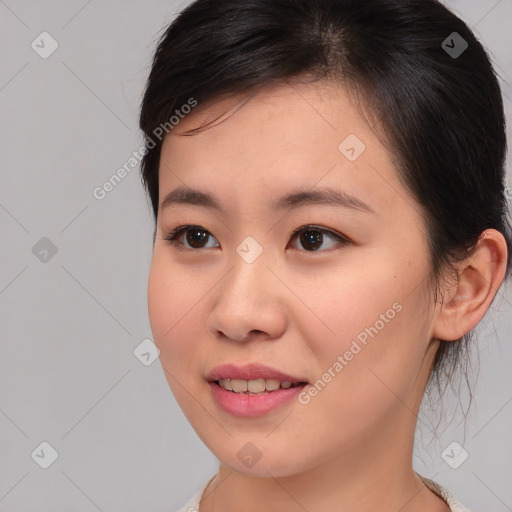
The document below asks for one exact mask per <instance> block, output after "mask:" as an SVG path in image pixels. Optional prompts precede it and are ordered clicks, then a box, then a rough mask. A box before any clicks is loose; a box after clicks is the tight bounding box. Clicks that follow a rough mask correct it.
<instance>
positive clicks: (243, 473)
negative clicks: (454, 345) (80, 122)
mask: <svg viewBox="0 0 512 512" xmlns="http://www.w3.org/2000/svg"><path fill="white" fill-rule="evenodd" d="M242 100H243V97H241V96H236V97H232V98H225V99H223V100H222V101H221V100H218V101H213V102H210V103H206V104H204V105H199V106H198V107H196V109H194V110H193V111H192V113H191V114H189V115H188V116H187V117H186V118H185V119H184V120H182V121H181V122H180V124H179V125H177V126H176V127H175V128H174V130H173V131H172V132H171V134H170V135H168V136H167V137H166V139H165V141H164V144H163V148H162V153H161V162H160V171H159V184H160V202H161V201H162V200H163V199H164V197H165V196H166V195H167V194H168V193H169V192H170V191H172V190H173V189H175V188H176V187H178V186H186V187H190V188H194V189H199V190H201V191H204V192H209V193H211V194H213V195H214V196H215V197H216V198H217V199H218V201H220V202H221V203H222V206H223V208H224V211H223V212H222V213H221V212H212V211H210V210H208V209H207V208H204V207H202V206H200V205H190V204H173V205H170V206H169V207H168V208H166V209H165V210H161V209H160V210H159V214H158V220H157V233H156V239H155V244H154V250H153V259H152V264H151V270H150V275H149V283H148V309H149V318H150V323H151V328H152V331H153V335H154V339H155V343H156V344H157V346H158V348H159V349H160V351H161V353H160V361H161V364H162V367H163V369H164V372H165V376H166V378H167V381H168V383H169V386H170V388H171V390H172V392H173V394H174V396H175V398H176V400H177V402H178V404H179V405H180V407H181V409H182V410H183V412H184V414H185V415H186V417H187V419H188V420H189V422H190V423H191V425H192V427H193V428H194V429H195V431H196V432H197V434H198V435H199V436H200V438H201V439H202V440H203V442H204V443H205V444H206V445H207V446H208V448H209V449H210V450H211V451H212V452H213V453H214V454H215V455H216V457H217V458H218V459H219V462H220V465H219V471H218V474H217V476H216V478H215V479H214V480H213V482H212V483H211V484H210V485H209V487H208V489H207V490H206V492H205V494H204V495H203V499H202V501H201V504H200V509H201V512H203V511H204V512H212V511H215V512H220V511H223V512H230V511H233V512H234V511H239V510H242V507H243V510H245V511H247V512H252V511H260V510H266V511H270V512H272V511H290V512H292V511H302V510H316V511H327V510H350V511H351V512H362V511H373V510H387V511H393V510H396V511H397V512H398V511H400V512H415V511H418V512H419V511H423V512H425V511H426V510H429V511H432V512H434V511H437V512H441V511H443V512H446V511H448V510H449V508H448V506H447V505H446V503H445V502H444V501H443V500H442V499H441V498H439V497H438V496H437V495H435V494H434V493H433V492H431V491H430V490H429V489H428V488H427V487H426V486H425V485H424V484H423V483H422V482H421V480H420V479H419V478H418V477H417V476H416V475H415V473H414V472H413V469H412V450H413V441H414V431H415V426H416V421H417V413H418V409H419V405H420V402H421V398H422V396H423V393H424V390H425V386H426V382H427V379H428V375H429V373H430V371H431V367H432V361H433V356H434V354H435V350H436V348H437V342H431V340H432V339H434V338H435V337H440V338H443V339H447V340H450V339H456V338H457V337H458V336H460V335H462V334H463V333H464V332H467V331H469V330H470V329H471V328H472V327H474V326H475V325H476V324H477V323H478V321H479V320H480V319H481V318H482V317H483V315H484V314H485V311H486V310H487V308H488V307H489V305H490V303H491V301H492V299H493V297H494V295H495V292H496V290H497V288H498V287H499V285H500V284H501V282H502V281H503V278H504V273H505V260H506V245H505V241H504V239H503V237H502V236H501V234H500V233H498V232H496V231H494V230H488V231H486V232H484V233H483V235H482V238H481V241H480V242H479V244H478V246H477V249H476V250H475V253H474V256H473V257H472V258H469V259H468V260H466V261H465V262H464V263H463V264H461V265H460V266H459V275H460V279H459V281H458V282H456V281H454V280H453V279H448V277H447V278H446V279H444V280H443V281H442V290H443V292H444V294H445V295H444V297H445V301H444V303H443V304H440V303H438V304H434V303H433V300H432V295H431V289H430V288H429V277H431V276H430V267H429V258H428V250H427V238H426V228H425V221H424V218H423V215H422V211H421V208H420V206H419V205H418V204H417V203H416V201H415V200H414V199H413V197H412V196H411V195H410V193H409V192H408V191H406V190H405V189H404V188H403V186H402V185H401V183H400V182H399V179H398V175H397V171H396V169H395V167H394V165H393V163H392V160H391V156H390V154H389V152H388V150H387V149H386V148H385V147H384V146H383V145H382V143H381V142H380V140H379V138H378V137H377V135H376V134H375V132H374V131H373V130H372V129H371V128H370V127H369V126H368V125H367V124H366V123H365V122H364V121H363V119H362V118H361V117H360V115H359V113H358V110H357V108H356V107H355V105H354V103H353V100H352V97H351V95H350V94H349V93H348V91H346V90H345V89H342V88H340V87H339V86H338V87H336V86H334V85H329V84H327V83H324V82H318V83H315V84H294V85H291V84H281V85H277V86H272V87H266V88H264V89H261V90H260V91H258V92H257V93H256V94H255V95H253V96H252V97H251V98H250V99H249V101H247V102H246V103H245V104H244V105H243V107H242V108H240V109H239V110H238V111H237V112H236V113H234V115H232V116H226V115H224V116H223V117H222V118H221V120H222V122H220V123H218V124H217V125H216V126H214V127H211V128H209V129H207V130H205V131H202V132H200V133H197V134H195V135H194V136H183V134H184V132H186V131H187V130H191V129H193V128H197V127H198V126H200V125H202V124H204V123H205V122H207V121H211V120H212V119H216V118H218V117H219V116H221V115H223V114H225V113H226V112H228V113H229V112H230V111H231V112H232V109H233V108H235V107H236V106H237V105H239V104H240V102H241V101H242ZM348 134H356V135H357V137H358V138H359V139H360V140H361V141H363V142H364V144H365V146H366V149H365V151H364V152H363V153H362V154H361V155H360V156H359V157H358V158H357V159H356V160H355V161H354V162H351V161H349V160H348V159H347V158H346V157H345V156H344V155H343V154H342V153H341V152H340V151H339V150H338V145H339V144H340V142H342V141H343V140H344V139H345V138H346V137H347V135H348ZM323 186H332V187H335V188H337V189H339V190H343V191H345V192H348V193H350V194H352V195H354V196H355V197H357V198H359V199H360V200H362V201H364V202H365V203H367V204H368V205H369V206H370V207H371V208H372V210H373V212H364V211H360V210H356V209H352V208H346V207H340V206H338V205H333V204H331V205H307V206H302V207H300V208H297V209H294V210H290V211H289V212H288V213H287V212H285V211H283V212H280V213H278V214H276V213H275V212H273V211H272V210H271V209H270V206H269V204H270V203H271V202H272V201H274V200H276V199H277V198H278V197H281V196H282V195H285V194H287V193H289V192H292V191H296V190H297V189H304V190H312V189H315V190H316V189H319V188H321V187H323ZM182 224H194V225H199V226H202V228H203V229H204V230H206V231H207V232H208V233H210V234H211V236H210V237H209V238H207V239H206V241H205V243H204V244H203V245H207V247H206V248H199V249H197V248H196V249H194V248H190V246H188V245H187V240H186V238H185V236H184V233H182V235H181V237H179V240H180V241H181V242H182V243H183V244H184V245H185V247H183V248H180V247H179V246H178V245H176V243H175V244H174V245H172V244H170V243H169V242H168V241H166V240H165V239H164V238H165V236H166V235H167V234H168V233H169V232H170V231H171V230H172V229H174V228H176V227H177V226H179V225H182ZM308 224H315V225H318V226H321V227H323V228H325V229H329V230H331V231H334V232H336V233H339V234H341V235H343V236H345V237H347V238H348V239H349V240H350V241H349V243H345V244H341V243H338V242H337V241H336V240H335V239H333V238H331V237H329V236H328V235H326V234H324V237H323V244H322V245H321V247H320V248H319V249H317V250H316V251H312V250H311V246H308V245H307V243H306V244H305V245H303V244H301V241H300V237H299V236H295V237H293V238H292V232H293V231H294V230H295V229H297V228H299V227H301V226H307V225H308ZM306 231H307V229H306ZM247 236H251V237H253V238H254V239H255V240H256V241H257V242H258V243H259V244H260V245H261V247H262V248H263V252H262V254H261V255H260V256H259V257H258V258H257V259H256V260H255V261H254V262H253V263H250V264H249V263H247V262H246V261H244V259H242V258H241V257H240V256H239V255H238V254H237V252H236V248H237V246H239V244H240V243H241V242H242V241H243V240H244V239H245V238H246V237H247ZM394 303H399V304H400V305H401V307H402V309H401V311H400V312H399V313H397V314H396V315H395V317H394V318H393V319H392V320H390V321H389V322H388V323H386V324H385V327H384V328H382V329H381V330H380V331H379V333H378V334H377V335H376V336H375V337H374V338H370V339H369V341H368V344H367V346H365V347H364V348H363V349H362V350H361V351H360V352H359V353H358V354H357V355H356V356H355V357H354V358H353V359H352V360H351V361H349V362H348V364H347V365H346V366H345V367H344V368H343V370H342V371H341V372H339V373H337V374H336V377H335V378H333V379H332V380H331V382H329V383H328V384H327V385H326V386H325V388H324V389H323V390H322V391H321V392H319V393H318V394H317V396H315V397H314V398H312V399H311V401H310V402H309V403H307V404H301V403H299V401H297V400H293V401H291V402H289V403H287V404H286V405H284V406H282V407H279V408H278V409H276V410H273V411H271V412H270V413H267V414H264V415H262V416H260V417H256V418H240V417H235V416H232V415H230V414H228V413H226V412H224V411H222V410H221V409H220V408H219V407H218V406H217V404H216V403H215V401H214V400H213V398H212V394H211V390H210V388H209V386H208V384H207V382H206V380H205V376H206V374H207V372H208V371H210V370H211V369H212V368H213V367H215V366H217V365H219V364H223V363H228V362H233V363H236V364H244V363H247V362H259V363H262V364H266V365H268V366H271V367H274V368H277V369H279V370H281V371H283V372H285V373H289V374H291V375H295V376H300V377H304V378H305V379H306V380H307V381H308V382H310V383H314V382H315V381H317V379H319V378H321V376H322V374H323V373H324V372H326V371H327V369H328V368H329V367H332V365H333V363H334V362H335V361H336V360H337V357H338V355H340V354H344V353H345V351H346V350H348V348H349V347H350V344H351V343H352V341H353V340H354V339H355V338H356V337H357V335H358V334H359V333H361V332H362V331H364V329H365V328H367V327H369V326H373V325H374V324H375V323H376V321H377V320H379V318H381V317H380V315H381V314H385V313H386V311H387V310H389V309H390V308H391V307H392V305H393V304H394ZM247 442H251V443H252V444H254V445H255V446H256V447H257V449H258V450H259V452H261V459H260V460H259V461H258V462H257V463H256V464H255V465H254V466H252V467H251V468H248V467H246V466H245V465H244V464H243V463H242V462H241V461H240V460H239V458H238V457H237V453H238V451H239V450H240V449H241V448H242V447H243V446H244V445H245V444H246V443H247Z"/></svg>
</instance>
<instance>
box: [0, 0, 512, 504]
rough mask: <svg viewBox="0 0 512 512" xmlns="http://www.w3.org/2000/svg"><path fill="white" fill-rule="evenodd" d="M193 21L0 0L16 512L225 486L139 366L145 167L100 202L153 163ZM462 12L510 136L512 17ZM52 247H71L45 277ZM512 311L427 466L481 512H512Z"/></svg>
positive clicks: (139, 6) (156, 4) (473, 1)
mask: <svg viewBox="0 0 512 512" xmlns="http://www.w3.org/2000/svg"><path fill="white" fill-rule="evenodd" d="M186 4H187V2H181V3H178V2H176V1H162V0H151V1H144V2H143V1H138V2H136V1H134V0H131V1H124V2H121V1H120V0H112V1H100V0H92V1H90V0H89V1H85V0H77V1H67V2H63V1H48V0H45V1H23V0H17V1H15V0H0V42H1V44H0V59H1V60H0V62H1V63H2V64H1V69H0V123H1V134H2V135H1V137H0V150H1V151H0V155H1V164H0V165H1V174H0V176H1V178H0V180H1V181H0V222H1V233H2V234H1V240H2V243H1V244H0V252H1V261H2V264H1V267H0V308H1V318H0V321H1V333H2V337H1V356H2V357H1V358H0V379H1V380H0V435H1V437H0V512H22V511H23V512H32V511H38V512H39V511H42V510H44V511H46V512H50V511H55V512H61V511H76V512H78V511H80V512H82V511H83V512H89V511H91V512H94V511H95V510H100V511H105V512H106V511H125V512H130V511H133V512H134V511H140V510H144V511H148V512H149V511H155V512H156V511H162V512H163V511H166V512H173V511H174V510H176V509H177V508H178V507H179V506H181V505H182V504H183V503H184V502H185V501H186V500H187V499H188V498H189V497H190V496H191V495H192V494H193V493H194V492H195V491H196V490H197V488H198V487H199V486H200V485H201V484H202V483H203V482H204V481H205V480H206V479H207V478H208V477H209V476H210V475H211V474H213V473H214V472H215V470H216V459H215V457H214V456H213V455H212V454H211V453H210V452H209V451H208V450H207V449H206V448H205V447H204V446H203V445H202V443H201V442H200V441H199V439H198V438H197V436H196V435H195V433H194V432H193V430H192V429H191V427H190V426H189V424H188V422H187V421H186V420H185V418H184V416H183V415H182V413H181V411H180V409H179V408H178V406H177V405H176V403H175V401H174V399H173V397H172V395H171V393H170V391H169V388H168V386H167V382H166V380H165V378H164V374H163V371H162V369H161V367H160V365H159V362H158V360H156V361H155V362H154V363H153V364H151V365H150V366H145V365H144V364H142V363H141V361H140V360H139V359H137V358H136V357H135V356H134V354H133V351H134V349H135V348H136V347H137V346H138V345H139V344H140V343H141V342H142V340H143V339H146V338H150V339H151V330H150V326H149V322H148V318H147V305H146V282H147V275H148V269H149V265H150V260H151V238H152V232H153V221H152V217H151V214H150V210H149V206H148V204H149V203H148V202H147V200H146V198H145V196H144V193H143V190H142V187H141V185H140V180H139V176H138V171H139V169H138V167H135V168H133V170H132V171H131V172H130V173H129V174H128V175H127V176H126V177H125V178H124V180H123V181H122V182H121V183H119V184H118V185H117V186H116V187H115V189H114V190H112V191H111V192H110V193H108V194H107V195H106V197H105V198H104V199H102V200H98V199H96V198H95V197H94V196H93V193H92V192H93V190H94V188H95V187H98V186H101V185H102V184H103V183H104V182H105V181H106V180H108V178H109V177H110V176H111V175H112V174H113V173H114V172H115V171H116V170H117V169H118V168H119V167H121V166H122V165H123V164H125V162H127V160H128V159H129V157H130V156H131V155H132V153H133V151H136V150H138V149H139V148H140V146H141V142H142V139H141V136H140V134H139V132H138V129H137V112H138V107H139V102H140V99H141V92H142V88H143V85H144V81H145V79H146V76H147V73H148V71H149V65H150V59H151V55H152V52H153V50H154V48H155V43H156V41H157V38H158V35H159V34H160V31H161V30H162V29H163V28H164V27H165V26H166V25H167V24H168V23H169V22H170V21H171V19H172V18H173V17H174V15H175V13H176V12H178V11H179V10H181V8H182V7H183V6H184V5H186ZM447 4H448V5H449V6H451V7H452V8H453V9H454V10H456V11H457V12H458V13H459V14H460V15H461V16H462V17H463V18H464V19H465V20H466V21H467V22H468V23H469V24H470V25H471V26H472V27H474V29H475V31H476V32H477V35H478V36H479V37H480V38H481V39H482V40H483V42H484V43H485V44H486V45H487V47H488V48H489V49H490V51H491V52H492V54H493V57H494V61H495V64H496V66H497V69H498V71H499V73H500V74H501V77H502V86H503V92H504V97H505V107H506V110H507V116H508V119H509V122H510V120H511V115H512V88H511V86H510V83H511V80H512V56H511V55H512V54H511V51H510V50H511V48H512V36H511V30H510V20H511V19H512V0H501V1H496V0H460V1H450V2H447ZM43 31H46V32H49V33H50V34H51V36H52V37H53V38H54V39H55V40H56V41H57V42H58V45H59V46H58V48H57V50H56V51H55V52H54V53H53V54H52V55H51V56H50V57H48V58H46V59H43V58H41V57H40V56H39V55H38V54H37V53H36V52H35V51H34V50H33V49H32V47H31V43H32V41H33V40H35V39H36V38H37V36H39V34H40V33H41V32H43ZM37 41H38V39H36V42H37ZM39 41H40V40H39ZM44 45H45V49H46V50H47V49H48V48H49V43H48V40H47V41H46V43H44ZM40 46H41V43H40ZM463 86H464V84H461V87H463ZM508 133H509V141H510V140H512V139H511V137H510V133H511V131H510V128H509V129H508ZM508 183H509V187H511V184H512V180H511V179H510V165H509V182H508ZM511 190H512V189H511V188H509V196H512V193H511ZM43 237H47V238H48V239H49V240H51V242H52V243H53V244H54V245H55V247H56V248H57V252H56V254H55V255H53V256H52V254H51V252H50V253H49V254H48V255H47V256H46V261H41V260H40V258H44V253H39V257H36V254H34V252H33V247H34V246H35V245H36V244H37V243H38V242H39V241H40V240H41V238H43ZM39 243H40V244H43V246H39V245H38V246H36V248H38V249H39V251H42V250H43V249H44V244H45V243H47V242H44V241H43V242H39ZM41 247H42V248H41ZM34 251H35V252H36V253H37V252H38V251H36V250H34ZM511 297H512V294H511V293H510V287H509V290H508V294H507V295H505V294H504V293H502V294H500V298H499V299H498V300H497V301H496V302H495V303H494V306H493V311H492V312H491V314H490V315H488V316H487V317H486V319H485V321H484V322H483V324H482V326H481V328H480V331H479V332H480V337H479V353H480V366H481V371H480V376H479V378H478V380H477V384H476V387H475V403H476V406H475V407H473V408H472V409H471V412H470V415H469V417H468V419H467V422H466V427H465V429H464V423H463V421H462V419H463V418H462V417H461V416H460V414H459V415H458V416H456V417H455V418H454V419H453V421H451V422H450V419H451V417H452V414H451V412H452V410H453V404H452V401H451V400H452V399H453V397H455V393H451V394H450V393H448V394H447V396H446V399H445V404H446V406H445V409H446V413H445V418H446V421H445V422H444V423H443V424H442V425H441V427H440V428H439V430H438V434H439V436H438V438H435V437H433V436H432V434H431V432H430V430H429V428H428V427H423V428H422V431H421V433H422V435H421V436H420V437H419V438H418V446H417V448H416V453H415V458H414V464H415V468H416V469H417V470H418V471H419V472H421V473H422V474H424V475H425V476H429V477H433V478H435V479H436V480H437V481H439V482H440V483H442V484H444V485H446V486H447V487H448V488H449V489H451V490H452V491H453V493H454V494H455V495H456V496H457V497H459V499H460V500H461V501H462V502H463V503H465V505H466V506H468V507H469V508H471V509H472V511H473V512H476V511H486V512H490V511H506V510H512V488H511V486H510V481H511V477H512V467H511V460H512V443H511V441H510V432H511V431H512V429H511V426H512V386H511V382H512V380H511V376H510V368H512V349H511V346H510V343H509V341H510V332H511V331H512V314H511V311H512V307H511ZM421 418H422V420H421V423H422V424H423V425H428V423H429V420H428V418H427V417H426V416H425V415H422V416H421ZM443 428H444V430H443ZM43 441H46V442H48V443H50V445H51V446H53V448H54V449H55V450H56V451H57V452H58V458H57V459H56V461H55V462H54V463H53V464H52V465H51V466H50V467H49V468H48V469H42V468H41V467H40V466H39V465H38V464H37V463H36V462H35V460H37V456H34V459H35V460H34V459H33V458H32V456H31V454H32V452H33V451H34V450H35V449H36V448H38V447H39V445H40V443H41V442H43ZM453 441H456V442H458V443H459V444H460V445H463V446H464V448H465V450H467V452H468V454H469V457H468V459H467V460H466V461H465V462H464V463H463V464H461V465H460V466H459V467H458V468H457V469H453V468H451V467H450V466H449V465H448V464H447V463H446V462H445V460H443V458H442V456H441V453H442V452H443V450H444V449H445V448H446V447H448V446H449V445H450V443H452V442H453ZM36 452H37V450H36ZM45 453H46V455H45V456H47V455H48V453H49V452H48V450H47V451H46V452H45ZM39 460H41V459H39Z"/></svg>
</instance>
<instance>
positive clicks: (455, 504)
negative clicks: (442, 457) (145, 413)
mask: <svg viewBox="0 0 512 512" xmlns="http://www.w3.org/2000/svg"><path fill="white" fill-rule="evenodd" d="M416 474H417V475H418V477H419V478H421V480H422V482H423V483H424V484H425V485H426V486H427V487H428V488H429V489H430V490H431V491H433V492H435V493H436V494H437V495H438V496H439V497H440V498H442V499H443V500H444V501H446V503H447V504H448V506H449V507H450V510H451V512H470V511H469V509H467V508H466V507H465V506H464V505H463V504H462V503H461V502H460V501H458V500H457V499H456V498H455V497H454V496H453V494H452V493H451V492H450V491H449V490H448V489H446V488H444V487H443V486H442V485H440V484H438V483H437V482H435V481H434V480H430V479H429V478H426V477H424V476H421V475H420V474H418V473H416ZM214 478H215V475H213V476H211V477H210V478H209V479H208V480H207V481H206V482H205V483H204V484H203V485H202V486H201V488H200V489H199V490H198V491H197V492H196V493H195V494H194V496H192V498H190V500H188V501H187V503H185V505H183V507H181V508H180V509H179V510H178V511H177V512H199V503H200V502H201V498H202V496H203V493H204V491H205V489H206V488H207V487H208V484H209V483H210V482H211V481H212V480H213V479H214Z"/></svg>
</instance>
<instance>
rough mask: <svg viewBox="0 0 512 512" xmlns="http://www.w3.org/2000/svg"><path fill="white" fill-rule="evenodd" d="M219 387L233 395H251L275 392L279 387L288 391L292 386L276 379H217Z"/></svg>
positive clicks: (287, 382) (288, 382)
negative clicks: (232, 392)
mask: <svg viewBox="0 0 512 512" xmlns="http://www.w3.org/2000/svg"><path fill="white" fill-rule="evenodd" d="M217 382H218V383H219V386H220V387H221V388H223V389H226V390H227V391H234V392H235V393H247V392H249V393H252V394H259V393H264V392H265V391H276V390H278V389H279V388H280V387H281V388H282V389H288V388H290V387H291V386H292V383H291V382H290V381H282V382H281V381H279V380H277V379H251V380H243V379H219V380H218V381H217Z"/></svg>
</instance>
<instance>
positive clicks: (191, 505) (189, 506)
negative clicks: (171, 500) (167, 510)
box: [177, 475, 216, 512]
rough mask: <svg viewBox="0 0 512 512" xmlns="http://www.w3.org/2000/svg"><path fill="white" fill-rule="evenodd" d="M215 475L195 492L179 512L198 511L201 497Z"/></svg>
mask: <svg viewBox="0 0 512 512" xmlns="http://www.w3.org/2000/svg"><path fill="white" fill-rule="evenodd" d="M215 476H216V475H213V476H211V477H210V478H209V479H208V480H207V481H206V482H205V483H204V484H203V485H202V487H201V488H200V489H199V490H198V491H197V492H196V493H195V494H194V496H192V498H190V499H189V500H188V501H187V503H185V505H183V506H182V507H181V508H180V509H179V510H178V511H177V512H198V511H199V503H200V501H201V497H202V496H203V493H204V491H205V489H206V488H207V487H208V484H209V483H210V482H211V481H212V480H213V479H214V478H215Z"/></svg>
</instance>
